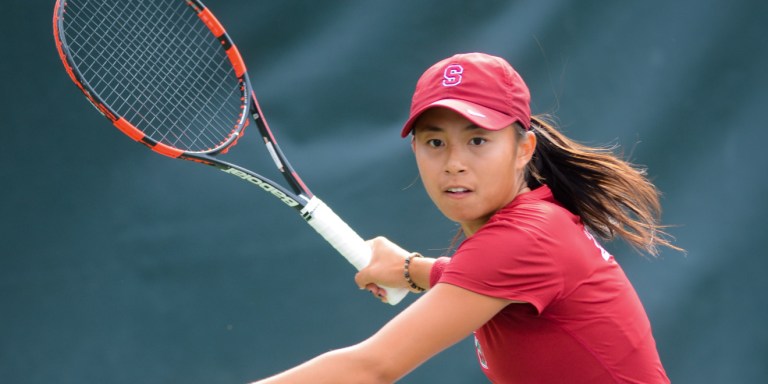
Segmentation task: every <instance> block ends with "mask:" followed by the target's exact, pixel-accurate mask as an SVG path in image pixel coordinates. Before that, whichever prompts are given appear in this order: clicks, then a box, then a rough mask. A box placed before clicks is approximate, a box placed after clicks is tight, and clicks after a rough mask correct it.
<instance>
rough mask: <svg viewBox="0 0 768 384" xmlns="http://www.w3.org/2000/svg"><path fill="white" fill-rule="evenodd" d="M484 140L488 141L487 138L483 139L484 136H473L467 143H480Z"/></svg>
mask: <svg viewBox="0 0 768 384" xmlns="http://www.w3.org/2000/svg"><path fill="white" fill-rule="evenodd" d="M486 141H488V140H487V139H485V138H484V137H473V138H471V139H469V144H470V145H482V144H484V143H485V142H486Z"/></svg>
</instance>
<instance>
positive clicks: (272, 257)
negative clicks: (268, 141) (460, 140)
mask: <svg viewBox="0 0 768 384" xmlns="http://www.w3.org/2000/svg"><path fill="white" fill-rule="evenodd" d="M53 3H54V2H53V1H39V0H35V1H22V0H11V1H6V2H4V4H3V5H4V6H3V12H4V15H5V17H4V20H3V24H2V26H1V28H2V51H0V52H2V60H0V68H1V69H2V82H3V86H2V89H3V93H2V103H1V104H0V105H2V112H3V113H2V114H0V119H1V120H0V122H1V123H2V131H1V132H2V133H3V134H4V136H3V139H4V140H3V146H2V147H3V148H2V151H0V164H2V165H1V166H0V183H2V195H0V197H1V198H0V217H2V220H1V221H0V239H1V241H0V382H2V383H51V382H55V383H59V384H65V383H148V384H149V383H181V382H184V383H242V382H246V381H248V380H252V379H256V378H259V377H262V376H265V375H268V374H271V373H274V372H277V371H280V370H283V369H286V368H288V367H290V366H293V365H295V364H297V363H299V362H302V361H304V360H306V359H308V358H310V357H312V356H315V355H317V354H319V353H322V352H325V351H327V350H329V349H332V348H337V347H342V346H346V345H350V344H352V343H355V342H357V341H360V340H362V339H363V338H365V337H367V336H368V335H370V334H371V333H372V332H374V331H375V330H376V329H378V328H379V327H380V326H381V325H382V324H384V323H385V322H386V321H387V320H388V319H390V318H391V317H392V316H394V315H395V314H396V313H397V312H398V311H400V310H402V309H403V308H405V306H406V305H407V304H408V303H409V302H410V300H412V299H413V298H409V299H408V301H407V302H406V303H405V304H403V305H401V306H398V307H390V306H387V305H382V304H380V303H378V302H376V301H374V300H373V299H372V298H371V297H370V296H369V295H368V294H367V293H365V292H360V291H358V290H357V289H356V287H355V285H354V282H353V280H352V277H353V274H354V270H353V268H352V267H351V266H349V265H348V264H347V263H346V262H345V261H344V260H343V259H342V258H341V257H339V256H338V255H337V254H335V252H334V251H333V249H332V248H331V247H330V246H328V245H327V244H326V243H324V242H323V241H322V240H321V239H320V238H319V237H318V236H317V235H316V234H315V233H314V232H313V231H312V230H311V229H310V228H309V227H308V226H306V225H305V224H304V223H302V221H301V219H300V218H298V217H297V216H296V215H295V214H294V213H293V212H292V211H291V210H290V209H287V208H286V207H285V206H282V205H281V204H278V203H276V202H275V201H274V199H273V198H272V197H270V196H268V195H267V194H265V193H262V192H260V191H258V190H257V189H255V188H253V187H252V186H249V185H248V184H246V183H243V182H240V181H238V180H237V179H235V178H232V177H229V176H227V175H224V174H222V173H220V172H216V171H215V170H213V169H210V168H204V167H199V166H198V165H196V164H191V163H186V162H181V161H170V160H168V159H165V158H163V157H162V156H159V155H156V154H153V153H151V152H149V151H147V150H145V149H144V148H143V147H141V146H140V145H138V144H135V143H132V142H131V141H130V140H128V139H127V138H126V137H124V136H123V135H122V134H120V133H119V132H118V131H117V130H115V129H114V128H112V127H111V125H109V124H108V122H107V121H106V120H105V119H103V118H102V117H101V116H99V115H98V114H97V113H95V111H94V110H93V108H92V107H91V106H89V105H88V103H87V102H86V101H85V99H84V98H83V97H82V96H81V95H80V93H79V91H78V90H77V89H76V88H75V86H74V85H73V84H72V83H71V82H70V80H69V78H68V77H67V76H66V74H65V73H64V71H63V69H62V66H61V64H60V62H59V58H58V56H57V54H56V50H55V48H54V43H53V38H52V33H51V18H52V9H53ZM766 4H768V3H766V2H764V1H757V0H755V1H715V0H703V1H702V0H688V1H663V0H654V1H565V0H562V1H532V0H531V1H327V2H326V1H270V2H267V1H245V0H240V1H213V0H210V1H208V4H207V5H208V6H209V7H210V8H211V9H212V10H213V11H214V13H215V14H216V15H217V16H218V17H219V19H220V20H221V21H222V22H223V23H224V25H225V26H226V27H227V28H228V30H229V32H230V34H231V35H232V37H233V38H234V39H235V41H236V43H237V44H238V45H239V47H240V50H241V51H242V52H243V54H244V56H245V60H246V62H247V65H248V66H249V69H250V72H251V77H252V80H253V83H254V87H255V88H256V92H257V94H258V95H259V98H260V101H261V104H262V107H263V108H264V110H265V112H266V114H267V117H268V119H269V121H270V124H271V126H272V127H273V129H275V131H276V134H277V136H278V139H279V141H280V142H281V144H282V146H283V149H284V151H285V152H286V153H287V154H288V156H289V158H290V159H291V162H292V163H293V165H294V166H295V167H296V168H297V169H298V171H299V172H300V173H301V174H302V175H303V176H304V179H305V181H306V182H307V183H308V184H309V185H310V186H311V187H312V189H313V191H314V192H315V193H316V194H318V196H320V197H321V198H323V199H324V200H325V201H326V202H327V203H328V204H329V205H330V206H332V207H333V208H334V209H335V210H336V212H337V213H338V214H339V215H341V216H342V217H344V218H345V219H346V220H347V221H348V222H349V223H350V224H351V225H352V226H353V227H354V228H355V229H357V230H358V231H359V232H360V234H361V235H363V236H364V237H372V236H375V235H379V234H381V235H385V236H388V237H390V238H391V239H393V240H395V241H396V242H398V243H400V244H401V245H403V246H404V247H406V248H408V249H413V250H419V251H422V252H423V253H427V254H439V253H440V252H441V249H442V248H444V247H446V246H447V245H448V244H449V242H450V239H451V237H452V235H453V233H454V231H455V229H456V228H455V226H454V225H453V224H451V223H449V222H447V221H446V220H445V219H443V218H442V217H441V216H440V214H439V213H438V212H437V211H436V210H435V209H434V207H433V206H432V204H431V203H430V201H429V200H428V199H427V197H426V195H425V194H424V192H423V190H422V188H421V185H420V183H419V181H418V179H417V172H416V169H415V166H414V164H413V159H412V157H411V154H410V151H409V147H408V142H407V141H404V140H401V139H400V138H399V137H398V131H399V127H400V124H401V123H402V122H403V121H404V119H405V118H406V117H407V109H408V104H409V98H410V93H411V91H412V89H413V85H414V83H415V81H416V79H417V78H418V76H419V75H420V74H421V72H422V71H423V70H424V69H425V68H426V67H428V66H429V65H431V64H432V63H433V62H435V61H437V60H439V59H442V58H443V57H446V56H449V55H451V54H453V53H456V52H465V51H485V52H489V53H493V54H497V55H501V56H504V57H505V58H507V59H508V60H509V61H510V62H511V63H512V64H513V65H514V66H515V67H516V68H517V69H518V70H519V71H520V72H521V73H522V75H523V76H524V78H525V79H526V80H527V82H528V84H529V86H530V88H531V90H532V93H533V109H534V112H538V113H554V114H556V115H557V116H559V119H560V122H561V124H562V126H563V129H564V131H565V132H566V133H567V134H568V135H570V136H571V137H573V138H575V139H577V140H580V141H583V142H586V143H590V144H606V143H617V144H619V145H621V147H622V149H623V150H624V153H625V155H626V156H627V157H628V158H629V159H631V160H632V161H634V162H636V163H640V164H645V165H647V166H648V167H649V170H650V175H651V177H652V179H653V180H654V181H655V183H656V184H657V185H658V187H659V188H660V189H661V190H662V191H663V192H664V197H663V204H664V207H665V213H664V219H665V221H666V222H667V223H669V224H676V225H677V226H676V227H674V228H671V230H670V231H671V233H672V234H673V235H674V236H676V237H677V239H678V244H679V245H680V246H682V247H684V248H686V249H687V250H688V255H687V256H684V255H681V254H679V253H675V252H668V251H664V252H663V254H662V255H661V257H660V258H659V259H656V260H650V259H646V258H643V257H641V256H638V255H637V254H634V253H633V252H632V251H630V250H628V249H627V248H626V247H625V246H622V245H621V244H611V245H609V248H610V249H611V250H612V251H613V252H614V253H615V255H616V257H617V259H618V260H619V261H620V262H621V263H622V264H623V265H624V267H625V269H626V271H627V273H628V275H629V276H630V278H631V280H632V281H633V283H634V284H635V287H636V288H637V290H638V292H639V294H640V296H641V297H642V299H643V302H644V304H645V306H646V309H647V311H648V314H649V316H650V318H651V321H652V323H653V326H654V332H655V335H656V340H657V343H658V347H659V351H660V353H661V357H662V360H663V362H664V364H665V367H666V368H667V371H668V373H669V375H670V377H671V378H672V380H673V381H674V382H678V383H759V382H766V381H768V330H766V326H765V324H766V322H767V321H768V305H767V302H766V299H765V292H766V288H768V283H766V279H765V277H764V276H763V275H764V274H765V272H766V271H768V259H767V258H766V256H768V255H766V252H765V247H764V245H763V243H764V240H765V237H766V225H765V224H764V221H765V220H764V216H765V214H766V213H768V212H766V203H765V195H766V192H768V188H767V187H768V180H767V179H766V176H767V175H768V172H766V165H768V161H766V154H765V149H764V142H765V141H766V138H768V133H766V128H768V127H766V123H765V121H766V118H765V116H766V109H768V94H767V93H766V86H768V75H766V69H767V68H768V47H767V46H766V44H767V42H766V41H767V39H766V35H767V34H768V33H767V32H768V28H766V26H765V24H766V18H768V17H767V16H768V5H766ZM248 137H249V136H248V135H246V139H245V140H241V143H240V144H239V145H238V146H237V147H236V148H235V150H233V151H232V154H231V155H232V157H234V159H236V160H235V161H240V162H244V163H245V164H247V165H248V166H249V167H253V168H255V169H269V167H272V165H271V162H270V160H269V159H268V158H267V157H266V156H265V155H264V153H265V152H264V151H263V149H262V148H261V147H260V144H259V143H258V140H256V139H255V138H253V137H251V139H252V140H248ZM270 175H272V174H270ZM413 326H414V327H419V326H429V324H414V325H413ZM484 380H485V379H484V377H483V376H482V375H481V373H480V372H479V369H478V368H477V363H476V360H475V357H474V351H473V348H472V346H471V343H470V342H469V341H465V342H462V343H461V344H459V345H457V346H456V347H454V348H451V349H449V350H448V351H446V352H444V353H442V354H440V355H439V356H438V357H436V358H434V359H433V360H431V361H429V362H428V363H427V364H425V365H423V366H422V367H420V368H419V369H417V370H416V371H415V372H413V373H412V374H411V375H410V376H408V378H406V379H405V380H403V382H404V383H427V382H441V383H473V382H484Z"/></svg>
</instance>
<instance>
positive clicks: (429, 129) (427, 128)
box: [413, 123, 482, 132]
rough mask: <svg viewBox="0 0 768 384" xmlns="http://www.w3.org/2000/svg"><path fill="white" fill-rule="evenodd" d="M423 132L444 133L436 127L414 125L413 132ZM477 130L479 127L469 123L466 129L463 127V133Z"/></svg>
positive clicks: (443, 130)
mask: <svg viewBox="0 0 768 384" xmlns="http://www.w3.org/2000/svg"><path fill="white" fill-rule="evenodd" d="M417 129H418V130H420V131H425V132H445V129H443V128H441V127H438V126H436V125H431V124H430V125H414V127H413V131H414V132H416V130H417ZM477 129H482V128H481V127H480V126H479V125H477V124H475V123H470V124H469V125H467V126H466V127H464V130H465V131H473V130H477Z"/></svg>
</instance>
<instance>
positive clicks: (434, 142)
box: [427, 139, 443, 148]
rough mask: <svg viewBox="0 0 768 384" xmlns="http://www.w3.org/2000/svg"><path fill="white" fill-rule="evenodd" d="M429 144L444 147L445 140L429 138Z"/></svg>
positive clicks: (434, 146)
mask: <svg viewBox="0 0 768 384" xmlns="http://www.w3.org/2000/svg"><path fill="white" fill-rule="evenodd" d="M427 145H429V146H430V147H433V148H437V147H442V146H443V141H442V140H440V139H429V140H427Z"/></svg>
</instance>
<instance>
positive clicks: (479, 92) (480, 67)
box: [401, 53, 531, 137]
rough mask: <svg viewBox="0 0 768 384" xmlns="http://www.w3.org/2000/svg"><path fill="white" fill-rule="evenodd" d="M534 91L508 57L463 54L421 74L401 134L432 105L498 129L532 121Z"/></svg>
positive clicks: (527, 125)
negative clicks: (530, 89)
mask: <svg viewBox="0 0 768 384" xmlns="http://www.w3.org/2000/svg"><path fill="white" fill-rule="evenodd" d="M530 103H531V94H530V92H529V91H528V86H527V85H525V82H524V81H523V78H522V77H520V75H519V74H518V73H517V71H515V69H514V68H512V66H511V65H509V63H507V61H506V60H504V59H502V58H500V57H496V56H491V55H488V54H485V53H462V54H457V55H454V56H452V57H449V58H447V59H444V60H441V61H439V62H438V63H437V64H435V65H433V66H431V67H430V68H429V69H427V70H426V72H424V74H423V75H421V78H419V81H418V82H417V83H416V90H415V91H414V92H413V99H412V101H411V115H410V117H409V118H408V121H407V122H406V123H405V125H404V126H403V130H402V132H401V135H402V137H406V136H408V134H409V133H410V132H411V130H413V123H414V122H415V121H416V119H418V118H419V116H421V114H422V113H423V112H424V111H426V110H427V109H429V108H434V107H444V108H450V109H452V110H454V111H456V112H458V113H460V114H461V115H463V116H464V117H466V118H467V119H468V120H470V121H471V122H473V123H475V124H477V125H478V126H480V127H482V128H485V129H488V130H492V131H496V130H499V129H502V128H505V127H508V126H509V125H511V124H513V123H515V122H518V123H520V124H521V125H522V126H523V127H525V129H529V128H530V124H531V106H530Z"/></svg>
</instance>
